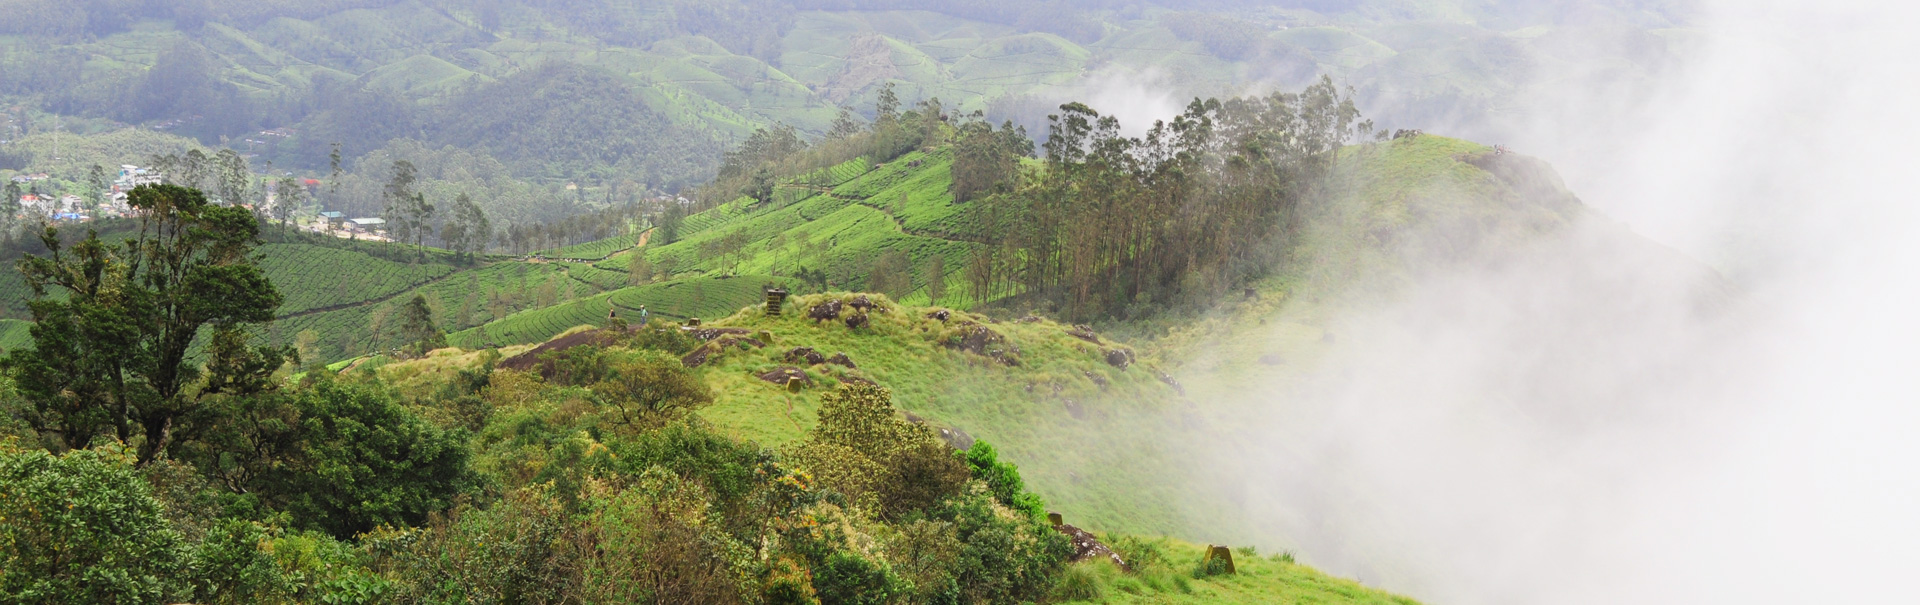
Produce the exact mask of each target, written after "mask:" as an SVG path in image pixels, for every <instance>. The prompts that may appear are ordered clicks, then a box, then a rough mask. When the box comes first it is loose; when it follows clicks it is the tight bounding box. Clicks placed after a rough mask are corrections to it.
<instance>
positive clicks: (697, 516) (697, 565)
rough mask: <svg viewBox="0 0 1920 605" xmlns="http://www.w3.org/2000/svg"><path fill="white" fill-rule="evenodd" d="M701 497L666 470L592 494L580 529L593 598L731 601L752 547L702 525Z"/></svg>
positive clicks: (694, 603)
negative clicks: (612, 491)
mask: <svg viewBox="0 0 1920 605" xmlns="http://www.w3.org/2000/svg"><path fill="white" fill-rule="evenodd" d="M706 504H707V498H706V495H705V494H703V493H701V490H700V488H699V486H698V485H696V484H691V483H689V482H686V481H684V480H682V479H680V478H679V477H678V476H676V475H674V474H673V473H671V472H668V471H666V470H665V469H653V470H650V471H648V472H647V473H646V474H644V475H642V476H641V477H640V478H639V480H638V481H637V482H636V483H635V484H634V485H632V486H630V487H628V488H627V489H625V490H622V491H621V492H619V493H617V494H613V495H611V496H608V497H606V498H605V499H602V500H598V501H596V503H595V506H596V510H594V511H593V513H592V515H591V516H590V518H589V521H588V523H589V527H588V530H587V534H586V540H587V545H588V548H589V549H590V552H591V553H592V557H591V558H590V559H589V560H588V562H587V565H586V568H585V580H584V587H583V591H582V596H583V597H584V599H585V600H586V601H587V602H592V603H643V602H645V603H685V604H689V605H699V604H703V603H734V602H737V601H739V600H740V593H741V588H742V587H741V586H740V583H739V581H738V579H739V577H740V576H739V574H737V573H735V572H736V568H737V567H740V566H745V565H747V563H748V561H750V560H751V559H752V555H753V551H752V549H750V548H748V547H747V546H746V545H744V544H740V543H739V542H736V541H733V540H731V539H729V538H727V537H726V536H724V535H720V534H718V532H716V531H714V530H713V529H712V528H711V527H710V526H709V525H708V524H707V523H706V521H707V519H706Z"/></svg>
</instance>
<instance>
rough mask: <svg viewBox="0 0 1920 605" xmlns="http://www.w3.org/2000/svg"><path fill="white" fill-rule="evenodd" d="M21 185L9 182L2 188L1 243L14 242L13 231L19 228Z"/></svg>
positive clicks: (0, 209) (0, 205)
mask: <svg viewBox="0 0 1920 605" xmlns="http://www.w3.org/2000/svg"><path fill="white" fill-rule="evenodd" d="M19 217H20V184H19V183H15V182H13V181H7V184H6V185H5V186H4V187H0V241H12V240H13V229H14V227H17V226H19V220H20V219H19Z"/></svg>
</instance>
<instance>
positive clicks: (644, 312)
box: [640, 305, 647, 326]
mask: <svg viewBox="0 0 1920 605" xmlns="http://www.w3.org/2000/svg"><path fill="white" fill-rule="evenodd" d="M640 325H643V326H644V325H647V306H646V305H640Z"/></svg>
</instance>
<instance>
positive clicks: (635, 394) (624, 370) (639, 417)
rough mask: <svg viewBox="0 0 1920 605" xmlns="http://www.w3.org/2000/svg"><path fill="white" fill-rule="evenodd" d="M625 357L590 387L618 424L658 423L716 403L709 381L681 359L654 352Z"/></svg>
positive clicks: (611, 364) (611, 365)
mask: <svg viewBox="0 0 1920 605" xmlns="http://www.w3.org/2000/svg"><path fill="white" fill-rule="evenodd" d="M623 357H624V358H623V359H618V360H616V361H613V362H612V363H609V364H608V365H607V370H606V371H605V372H604V373H601V374H600V376H599V377H598V379H597V380H595V381H594V382H593V383H592V385H591V386H590V387H589V388H591V389H592V390H593V392H594V394H595V395H598V396H599V398H600V401H601V402H603V403H604V404H605V405H606V406H607V407H609V408H611V410H612V415H613V416H614V418H612V422H613V423H614V424H615V425H618V426H622V427H634V428H637V427H648V426H657V425H659V424H661V423H663V422H665V421H667V420H670V419H672V418H674V417H675V416H677V415H680V414H682V413H684V412H687V411H690V410H692V409H693V408H695V407H697V406H700V405H704V404H708V403H712V402H713V395H712V394H711V393H710V392H709V391H708V390H707V385H706V383H704V382H701V380H700V378H699V377H697V376H694V375H693V374H692V373H691V372H688V371H687V367H686V366H685V365H684V364H681V363H680V360H679V359H678V358H675V357H672V356H670V355H663V354H659V353H656V352H651V351H647V352H641V353H638V354H635V355H631V356H623ZM629 430H631V429H629Z"/></svg>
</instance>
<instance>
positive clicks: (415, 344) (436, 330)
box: [400, 294, 447, 355]
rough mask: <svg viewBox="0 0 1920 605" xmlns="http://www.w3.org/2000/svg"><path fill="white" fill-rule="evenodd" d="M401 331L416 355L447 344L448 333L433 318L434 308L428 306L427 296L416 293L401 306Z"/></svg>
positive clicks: (409, 347)
mask: <svg viewBox="0 0 1920 605" xmlns="http://www.w3.org/2000/svg"><path fill="white" fill-rule="evenodd" d="M400 332H401V333H402V334H405V335H406V338H407V341H408V343H409V344H408V345H407V348H408V349H409V350H410V351H411V352H412V353H413V354H414V355H425V354H427V352H428V351H432V350H434V349H438V348H440V347H444V346H447V335H446V333H445V332H442V331H441V330H440V326H439V325H437V324H436V323H435V322H434V320H433V309H432V308H430V307H428V306H427V297H425V296H422V295H419V294H415V295H413V300H410V301H407V304H406V306H404V307H401V308H400Z"/></svg>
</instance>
